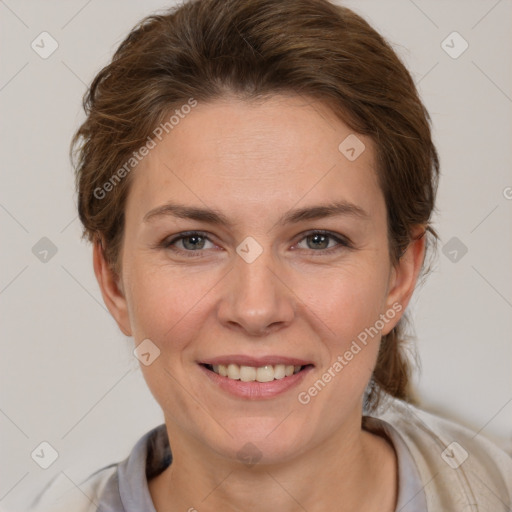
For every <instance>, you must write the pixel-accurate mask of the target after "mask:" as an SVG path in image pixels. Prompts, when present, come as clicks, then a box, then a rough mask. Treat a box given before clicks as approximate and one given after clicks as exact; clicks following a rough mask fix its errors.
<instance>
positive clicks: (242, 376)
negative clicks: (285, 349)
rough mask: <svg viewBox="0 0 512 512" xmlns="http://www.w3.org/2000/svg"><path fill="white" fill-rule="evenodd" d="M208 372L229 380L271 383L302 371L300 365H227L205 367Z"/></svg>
mask: <svg viewBox="0 0 512 512" xmlns="http://www.w3.org/2000/svg"><path fill="white" fill-rule="evenodd" d="M205 366H206V368H208V370H210V371H213V372H215V373H216V374H217V375H220V376H222V377H226V378H228V379H231V380H241V381H242V382H271V381H273V380H280V379H284V378H285V377H291V376H292V375H294V374H295V373H298V372H300V371H301V370H302V368H303V366H301V365H291V364H286V365H285V364H276V365H271V364H267V365H265V366H259V367H256V366H244V365H238V364H235V363H231V364H228V365H224V364H216V365H210V364H208V365H205Z"/></svg>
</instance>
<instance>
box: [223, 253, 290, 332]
mask: <svg viewBox="0 0 512 512" xmlns="http://www.w3.org/2000/svg"><path fill="white" fill-rule="evenodd" d="M226 279H227V282H226V283H225V284H224V289H223V294H222V298H221V304H220V306H219V308H218V318H219V321H220V322H221V323H222V324H224V325H225V326H226V327H228V328H230V329H237V330H239V331H240V332H244V333H245V334H247V335H250V336H262V335H265V334H269V333H272V332H275V331H277V330H279V329H282V328H284V327H286V326H288V325H289V324H290V323H291V322H292V320H293V318H294V315H295V311H296V307H295V304H296V301H295V295H294V294H293V291H292V290H291V287H290V286H289V283H288V284H287V283H286V276H285V275H284V270H283V268H282V265H280V263H279V262H278V261H276V259H275V258H274V257H273V255H272V254H271V251H270V249H267V248H265V249H264V250H263V252H262V254H261V255H260V256H259V257H258V258H257V259H256V260H255V261H252V262H251V263H248V262H246V261H245V260H244V259H243V258H241V257H239V256H238V255H236V260H235V263H234V268H233V269H232V270H231V272H229V274H228V275H227V276H226Z"/></svg>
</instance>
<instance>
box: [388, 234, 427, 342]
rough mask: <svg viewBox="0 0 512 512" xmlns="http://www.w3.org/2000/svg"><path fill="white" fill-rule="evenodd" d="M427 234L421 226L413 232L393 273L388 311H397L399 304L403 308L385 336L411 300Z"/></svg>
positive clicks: (421, 263) (391, 275)
mask: <svg viewBox="0 0 512 512" xmlns="http://www.w3.org/2000/svg"><path fill="white" fill-rule="evenodd" d="M425 234H426V231H425V228H424V226H419V227H418V228H417V229H415V230H414V231H413V232H412V240H411V242H410V243H409V245H408V246H407V249H406V250H405V251H404V253H403V254H402V256H401V257H400V259H399V261H398V262H397V264H396V265H395V266H394V267H393V269H392V271H391V274H390V283H389V291H388V296H387V300H386V309H387V310H389V309H394V310H395V311H396V310H397V309H398V306H397V305H398V304H399V305H400V306H401V307H400V309H399V311H400V314H399V315H396V317H395V318H394V321H393V322H390V323H389V324H388V325H387V326H386V328H385V329H384V330H383V331H382V334H383V335H386V334H388V332H390V331H391V329H393V327H394V326H395V325H396V324H397V323H398V321H399V320H400V318H401V317H402V315H403V313H404V311H405V309H406V308H407V305H408V304H409V301H410V300H411V297H412V294H413V292H414V289H415V287H416V283H417V281H418V276H419V274H420V271H421V267H422V265H423V259H424V256H425V239H426V236H425Z"/></svg>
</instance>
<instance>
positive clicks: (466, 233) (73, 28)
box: [0, 0, 512, 510]
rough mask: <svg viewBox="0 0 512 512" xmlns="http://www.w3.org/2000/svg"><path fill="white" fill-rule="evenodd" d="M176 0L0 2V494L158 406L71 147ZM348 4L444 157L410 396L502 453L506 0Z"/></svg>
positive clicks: (507, 418) (509, 273) (105, 442)
mask: <svg viewBox="0 0 512 512" xmlns="http://www.w3.org/2000/svg"><path fill="white" fill-rule="evenodd" d="M171 4H172V2H162V1H156V0H152V1H146V2H135V1H134V0H132V1H114V0H107V1H102V2H100V1H99V0H90V1H83V0H80V1H75V0H73V1H69V0H68V1H66V2H64V1H44V2H43V1H23V2H22V1H20V0H0V24H1V32H0V38H1V40H0V48H1V69H0V109H1V117H0V144H1V156H2V158H1V175H2V187H1V190H0V225H1V230H2V231H1V232H2V247H3V250H2V252H1V255H2V256H1V257H2V264H1V270H2V271H1V276H0V306H1V326H2V336H1V344H2V345H1V354H2V357H1V362H0V365H1V366H0V379H1V381H0V382H1V393H0V431H1V440H2V441H1V452H0V455H1V456H0V460H1V461H2V465H1V468H0V507H1V508H3V509H5V510H20V509H21V508H23V507H25V506H26V504H27V503H28V501H29V500H30V498H31V497H32V495H33V494H34V492H35V491H36V490H38V489H39V488H40V487H41V486H43V485H44V484H45V483H46V482H47V481H48V480H49V479H50V478H51V477H52V476H54V475H56V474H57V473H60V472H63V475H64V476H65V477H66V478H67V479H69V480H70V481H72V482H77V481H78V480H79V479H80V478H81V477H82V476H83V475H86V474H89V473H90V472H92V471H93V470H95V469H98V468H99V467H101V466H103V465H106V464H109V463H111V462H115V461H118V460H121V459H123V458H125V457H126V456H127V454H128V452H129V450H130V449H131V447H132V446H133V444H134V443H135V441H136V440H137V439H138V438H139V437H140V436H141V435H142V434H143V433H145V432H146V431H147V430H149V429H150V428H152V427H153V426H155V425H157V424H159V423H161V422H162V421H163V417H162V414H161V412H160V409H159V407H158V406H157V404H156V403H155V401H154V399H153V397H152V396H151V395H150V393H149V391H148V390H147V389H146V385H145V383H144V381H143V379H142V376H141V372H140V370H139V367H138V361H137V360H136V359H135V357H134V356H133V355H132V349H133V347H132V343H133V342H132V340H131V339H129V338H125V337H124V336H123V335H122V334H121V333H120V332H119V331H118V329H117V326H116V325H115V323H114V321H113V319H112V318H111V317H110V315H109V314H108V312H107V310H106V308H105V306H104V304H103V302H102V299H101V295H100V292H99V289H98V286H97V283H96V281H95V278H94V274H93V270H92V260H91V248H90V246H88V245H86V244H85V242H82V241H81V240H80V234H81V231H80V224H79V222H78V219H77V217H76V210H75V195H74V182H73V179H74V178H73V172H72V169H71V166H70V163H69V159H68V147H69V140H70V137H71V134H72V133H73V131H74V130H75V129H76V127H77V126H78V124H79V122H80V121H81V120H82V119H83V112H82V110H81V98H82V95H83V93H84V91H85V88H86V85H87V84H88V83H89V82H90V81H91V80H92V78H93V77H94V75H95V74H96V73H97V72H98V71H99V69H100V68H101V67H102V66H103V65H104V64H106V63H107V62H108V60H109V58H110V56H111V55H112V53H113V51H114V50H115V48H116V47H117V45H118V44H119V43H120V41H121V40H122V38H123V37H124V36H125V35H126V34H127V32H128V31H129V30H130V29H131V27H132V26H133V25H134V24H135V23H136V22H137V21H139V20H140V19H141V18H142V17H143V16H144V15H147V14H150V13H151V12H153V11H154V10H157V9H161V8H164V7H168V6H170V5H171ZM345 5H348V6H349V7H352V8H354V9H355V10H356V11H357V12H359V13H361V14H362V15H363V16H364V17H365V18H366V19H367V20H368V21H369V22H370V23H371V24H373V26H374V27H376V28H377V29H378V30H380V31H381V33H382V34H383V35H384V36H385V37H387V38H388V39H389V40H390V41H391V42H392V43H393V44H394V46H395V48H396V50H397V51H398V53H399V54H400V56H401V57H402V58H403V59H404V61H405V62H406V64H407V65H408V67H409V69H410V70H411V72H412V74H413V76H414V78H415V80H416V82H417V83H418V84H419V89H420V92H421V94H422V97H423V99H424V101H425V103H426V106H427V108H428V109H429V111H430V113H431V115H432V119H433V125H434V136H435V140H436V142H437V145H438V149H439V151H440V155H441V163H442V179H441V183H440V190H439V199H438V210H439V214H438V215H437V216H436V219H435V226H436V228H437V230H438V232H439V234H440V235H441V238H442V242H441V244H440V247H439V249H440V250H439V255H438V259H437V260H436V262H435V265H434V271H433V273H432V274H431V275H430V276H429V277H428V279H427V280H426V282H425V284H424V285H423V286H421V288H420V289H419V290H418V292H417V293H416V294H415V296H414V300H413V304H412V305H411V313H412V316H413V317H414V320H415V331H416V335H417V337H418V340H417V342H416V345H417V347H418V351H419V356H420V359H421V361H422V371H421V373H418V374H417V375H416V378H415V382H416V384H417V392H418V396H419V398H420V400H421V403H422V404H423V407H424V408H425V409H427V410H429V411H433V412H435V413H439V414H441V415H444V416H446V417H448V418H450V419H453V420H455V421H457V422H459V423H462V424H464V425H466V426H468V427H469V428H471V429H473V430H474V431H476V432H479V433H480V434H482V435H485V436H487V437H489V438H491V439H492V440H494V441H495V442H496V443H498V444H499V445H501V446H502V447H503V448H505V449H506V450H508V451H509V452H511V453H512V371H511V369H512V368H511V362H512V344H511V343H510V341H511V336H510V332H511V328H512V315H511V312H512V266H511V264H510V261H511V254H512V229H511V228H512V221H511V219H512V216H511V210H512V200H511V198H512V174H511V172H510V169H511V164H512V162H511V160H512V155H511V153H512V151H511V142H512V126H511V119H512V116H511V107H512V99H511V97H512V91H511V90H512V59H510V54H511V53H510V51H511V42H512V36H511V33H512V31H511V28H512V26H511V20H512V2H511V1H510V0H501V1H496V0H480V1H467V0H464V1H462V0H460V1H455V0H451V1H446V0H445V1H442V2H441V1H426V0H415V1H414V2H413V1H411V0H395V1H382V0H371V1H370V0H358V1H349V2H345ZM43 31H47V32H48V33H50V34H51V36H52V37H53V38H54V39H55V40H56V41H57V43H58V48H57V50H56V51H55V52H54V53H53V54H52V55H50V56H49V57H48V58H46V59H43V58H41V57H40V56H39V54H38V53H36V51H34V50H33V49H32V47H31V43H32V41H34V40H35V41H36V43H37V41H40V38H39V39H38V36H39V34H41V32H43ZM454 31H457V32H459V33H460V34H461V35H462V37H463V38H464V39H465V40H466V41H467V43H468V44H469V47H468V49H467V50H466V51H465V52H464V53H462V54H461V55H460V56H459V57H458V58H452V57H451V56H450V55H448V54H447V53H446V51H445V50H444V49H443V47H442V46H441V43H442V42H443V41H444V40H445V39H446V38H447V36H449V35H450V34H451V33H452V32H454ZM39 44H40V46H41V43H39ZM446 44H448V45H449V46H451V47H452V48H451V50H450V51H451V52H452V53H453V52H456V51H458V50H460V49H461V48H462V46H461V45H462V41H461V40H458V39H457V38H456V37H455V39H454V38H453V37H451V38H448V40H447V43H445V46H446ZM45 48H46V50H48V48H49V40H47V42H46V44H45ZM43 237H46V238H47V239H49V240H50V241H51V243H49V242H48V240H43V241H41V239H42V238H43ZM454 237H455V240H452V239H453V238H454ZM450 240H451V241H450ZM445 244H448V245H447V246H446V247H445V248H444V249H443V246H444V245H445ZM34 247H35V248H34ZM464 248H466V249H467V253H465V254H463V253H464V251H465V250H466V249H464ZM44 250H47V251H48V252H47V253H44ZM55 250H56V252H55ZM454 250H455V251H456V252H453V251H454ZM52 251H53V252H55V254H53V252H52ZM41 258H42V259H43V261H41ZM44 260H46V261H44ZM43 441H46V442H48V443H50V445H51V446H52V447H54V449H55V450H56V451H57V452H58V455H59V457H58V458H57V460H56V461H55V462H54V463H53V464H51V465H50V466H49V467H48V469H42V468H41V467H40V466H39V465H38V464H36V462H35V461H34V460H33V459H32V458H31V453H32V452H33V451H34V450H35V449H36V448H37V447H38V446H39V445H40V443H41V442H43ZM36 453H37V450H36ZM45 453H46V455H45V456H48V453H49V452H48V450H47V451H46V452H45ZM47 462H48V461H47Z"/></svg>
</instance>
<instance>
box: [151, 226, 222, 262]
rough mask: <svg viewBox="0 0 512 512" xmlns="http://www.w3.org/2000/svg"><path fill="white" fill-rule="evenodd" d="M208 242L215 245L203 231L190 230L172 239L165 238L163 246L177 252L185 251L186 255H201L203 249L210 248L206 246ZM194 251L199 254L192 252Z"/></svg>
mask: <svg viewBox="0 0 512 512" xmlns="http://www.w3.org/2000/svg"><path fill="white" fill-rule="evenodd" d="M207 243H210V244H212V246H213V245H214V244H213V243H212V241H211V240H210V239H209V238H208V236H207V235H206V234H205V233H203V232H201V231H189V232H187V233H181V234H180V235H178V236H176V237H174V238H172V239H165V240H163V241H162V243H161V247H163V248H165V249H170V250H172V251H174V252H177V253H182V254H183V253H184V254H185V255H186V256H190V257H197V256H201V252H202V250H203V249H208V247H205V245H206V244H207ZM180 245H181V247H180ZM194 252H196V253H198V254H191V253H194Z"/></svg>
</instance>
